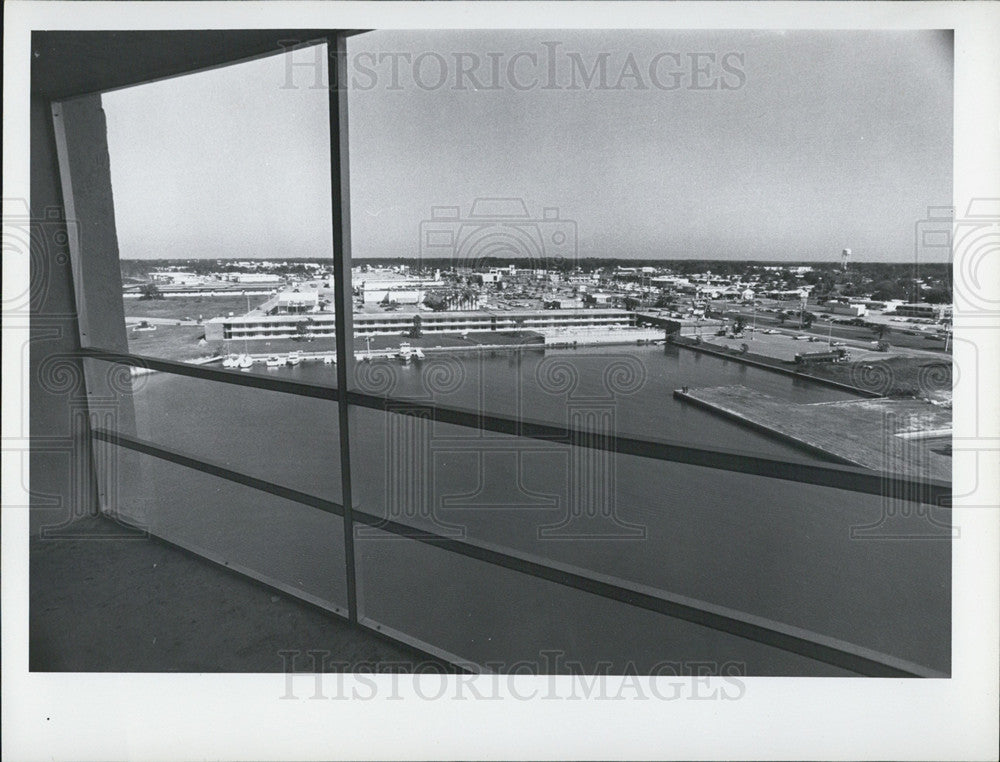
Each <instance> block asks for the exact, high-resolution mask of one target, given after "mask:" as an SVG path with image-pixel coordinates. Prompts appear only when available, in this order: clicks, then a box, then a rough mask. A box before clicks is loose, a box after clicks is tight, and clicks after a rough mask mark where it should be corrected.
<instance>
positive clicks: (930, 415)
mask: <svg viewBox="0 0 1000 762" xmlns="http://www.w3.org/2000/svg"><path fill="white" fill-rule="evenodd" d="M674 396H675V397H676V398H678V399H681V400H684V401H685V402H688V403H690V404H693V405H697V406H698V407H701V408H704V409H706V410H710V411H712V412H713V413H716V414H718V415H721V416H724V417H726V418H729V419H731V420H735V421H738V422H739V423H741V424H743V425H746V426H749V427H751V428H754V429H756V430H758V431H763V432H765V433H768V434H770V435H772V436H775V437H778V438H780V439H783V440H785V441H788V442H793V443H795V444H797V445H799V446H800V447H803V448H804V449H807V450H810V451H812V452H816V453H821V454H823V455H825V456H827V457H829V458H832V459H834V460H837V461H839V462H841V463H845V464H850V465H855V466H861V467H863V468H870V469H873V470H876V471H883V472H890V473H896V474H902V475H906V476H911V477H915V478H921V479H934V480H939V481H945V482H950V481H951V458H950V457H948V456H947V455H946V454H944V451H945V450H946V447H947V444H948V442H949V441H950V436H951V410H950V409H948V408H943V407H940V406H936V405H932V404H930V403H928V402H925V401H923V400H917V399H884V398H880V399H854V400H844V401H839V402H820V403H811V404H796V403H793V402H788V401H786V400H782V399H778V398H776V397H772V396H770V395H767V394H763V393H761V392H758V391H755V390H753V389H748V388H746V387H744V386H718V387H711V388H700V389H678V390H675V391H674Z"/></svg>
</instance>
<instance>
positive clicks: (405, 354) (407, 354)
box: [399, 341, 413, 365]
mask: <svg viewBox="0 0 1000 762" xmlns="http://www.w3.org/2000/svg"><path fill="white" fill-rule="evenodd" d="M399 359H400V360H402V361H403V365H409V364H410V360H412V359H413V350H412V349H410V345H409V343H408V342H406V341H404V342H402V343H401V344H400V345H399Z"/></svg>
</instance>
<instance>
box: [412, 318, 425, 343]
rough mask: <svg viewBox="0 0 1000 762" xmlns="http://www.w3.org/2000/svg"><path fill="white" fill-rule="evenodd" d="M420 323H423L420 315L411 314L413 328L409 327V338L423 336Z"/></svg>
mask: <svg viewBox="0 0 1000 762" xmlns="http://www.w3.org/2000/svg"><path fill="white" fill-rule="evenodd" d="M421 323H423V318H421V317H420V315H414V316H413V328H411V329H410V338H411V339H419V338H420V337H421V336H423V330H422V329H421Z"/></svg>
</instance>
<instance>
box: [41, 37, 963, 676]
mask: <svg viewBox="0 0 1000 762" xmlns="http://www.w3.org/2000/svg"><path fill="white" fill-rule="evenodd" d="M359 33H361V32H355V31H339V32H334V33H331V34H328V35H326V36H325V37H321V38H317V39H313V40H310V41H309V42H305V43H302V45H310V44H319V43H323V42H325V43H326V44H327V45H328V51H330V52H331V55H330V56H329V65H330V71H329V82H330V83H331V87H330V99H329V118H330V155H331V168H330V169H331V190H332V198H333V209H332V211H333V215H332V222H333V247H334V250H333V263H334V310H335V319H336V325H337V331H336V356H337V387H336V388H334V387H329V386H323V385H319V384H312V383H306V382H301V381H291V380H286V379H280V378H270V377H267V376H261V375H256V374H245V373H240V372H239V371H228V370H224V369H214V368H207V367H204V366H199V365H193V364H189V363H183V362H175V361H170V360H162V359H158V358H154V357H148V356H143V355H136V354H132V353H129V352H123V351H118V350H115V349H104V348H98V347H85V348H83V349H81V351H80V355H81V356H82V357H83V358H91V359H94V360H102V361H107V362H111V363H118V364H122V365H127V366H132V367H139V368H148V369H150V370H156V371H160V372H163V373H169V374H173V375H179V376H187V377H191V378H199V379H204V380H211V381H216V382H219V383H226V384H235V385H241V386H249V387H253V388H257V389H261V390H267V391H274V392H281V393H286V394H291V395H293V396H301V397H313V398H319V399H325V400H329V401H331V402H336V403H337V408H338V420H339V433H340V460H341V478H342V502H340V503H336V502H333V501H330V500H327V499H324V498H321V497H318V496H316V495H312V494H309V493H306V492H302V491H300V490H295V489H292V488H290V487H287V486H284V485H280V484H277V483H274V482H271V481H268V480H265V479H260V478H257V477H255V476H253V475H251V474H246V473H243V472H241V471H238V470H235V469H232V468H229V467H227V466H224V465H222V464H220V463H215V462H212V461H210V460H207V459H205V458H202V457H193V456H190V455H187V454H185V453H183V452H181V451H179V450H175V449H171V448H167V447H163V446H160V445H157V444H154V443H152V442H148V441H145V440H142V439H139V438H138V437H133V436H129V435H127V434H123V433H121V432H114V431H108V430H106V429H101V428H95V429H93V430H92V431H91V436H92V438H93V439H94V440H96V441H101V442H105V443H109V444H112V445H115V446H118V447H124V448H127V449H130V450H133V451H135V452H139V453H143V454H145V455H148V456H152V457H155V458H159V459H161V460H165V461H168V462H171V463H175V464H178V465H181V466H183V467H186V468H190V469H193V470H196V471H201V472H203V473H207V474H211V475H213V476H216V477H219V478H222V479H225V480H228V481H231V482H235V483H238V484H242V485H245V486H247V487H251V488H253V489H256V490H260V491H263V492H266V493H269V494H272V495H275V496H278V497H281V498H284V499H286V500H291V501H294V502H296V503H300V504H302V505H307V506H310V507H312V508H315V509H317V510H321V511H324V512H327V513H331V514H334V515H338V516H341V517H342V518H343V521H344V545H345V547H344V551H345V553H344V555H345V563H346V580H347V595H348V615H347V619H348V621H350V622H351V623H352V624H354V625H356V626H358V627H361V628H364V629H366V630H369V631H371V632H372V633H374V634H376V635H378V636H379V637H389V638H391V639H396V640H400V641H401V642H403V643H405V644H406V645H408V646H410V647H413V648H416V649H417V650H420V651H423V652H425V653H428V654H432V655H434V656H436V657H443V658H446V659H447V660H449V661H451V662H452V664H453V665H454V666H455V667H456V668H458V669H461V670H467V671H475V670H477V669H478V667H477V666H476V665H472V664H469V663H468V662H467V661H465V660H462V659H460V658H457V657H455V656H453V655H451V654H446V653H444V652H442V651H441V650H440V649H437V648H435V647H434V646H433V645H432V644H427V643H423V642H422V641H419V640H416V639H414V638H411V637H409V636H407V635H405V634H403V633H399V632H395V631H393V633H392V634H391V635H389V634H388V633H387V632H386V629H385V628H382V627H378V626H376V625H374V624H373V623H370V622H368V621H366V620H365V618H364V617H359V616H358V602H357V579H356V572H355V556H354V524H355V523H360V524H363V525H366V526H370V527H376V528H378V529H381V530H383V531H387V532H390V533H392V534H395V535H398V536H401V537H406V538H409V539H412V540H414V541H417V542H421V543H425V544H427V545H431V546H434V547H437V548H440V549H442V550H445V551H447V552H450V553H456V554H459V555H462V556H465V557H467V558H471V559H475V560H478V561H480V562H483V563H487V564H491V565H494V566H498V567H501V568H506V569H510V570H513V571H516V572H519V573H521V574H526V575H529V576H531V577H534V578H536V579H541V580H547V581H550V582H554V583H556V584H560V585H563V586H566V587H569V588H572V589H576V590H581V591H584V592H587V593H591V594H593V595H597V596H600V597H603V598H606V599H610V600H614V601H618V602H620V603H624V604H626V605H629V606H634V607H637V608H641V609H645V610H648V611H653V612H657V613H660V614H663V615H665V616H668V617H673V618H677V619H682V620H685V621H688V622H692V623H695V624H698V625H701V626H704V627H709V628H711V629H714V630H718V631H720V632H725V633H729V634H731V635H736V636H738V637H742V638H746V639H748V640H750V641H753V642H756V643H761V644H764V645H768V646H771V647H774V648H777V649H780V650H782V651H787V652H790V653H794V654H798V655H801V656H805V657H807V658H810V659H814V660H816V661H819V662H823V663H826V664H831V665H834V666H836V667H839V668H842V669H846V670H849V671H852V672H855V673H858V674H861V675H868V676H880V677H945V676H946V675H943V674H941V673H939V672H937V671H935V670H931V669H929V668H926V667H923V666H921V665H918V664H913V663H911V662H908V661H905V660H902V659H898V658H896V657H893V656H890V655H887V654H883V653H879V652H875V651H872V650H870V649H866V648H863V647H860V646H857V645H855V644H852V643H847V642H844V641H840V640H837V639H834V638H830V637H827V636H824V635H820V634H817V633H813V632H809V631H806V630H802V629H800V628H796V627H792V626H789V625H785V624H781V623H778V622H773V621H769V620H764V619H762V618H760V617H755V616H752V615H749V614H745V613H743V612H738V611H734V610H729V609H724V608H722V607H717V606H713V605H710V604H707V603H698V602H692V601H690V600H688V599H684V598H682V597H681V596H677V595H673V594H670V593H667V592H662V591H654V592H651V591H650V590H649V589H648V588H646V587H644V586H641V585H633V584H629V583H627V582H623V581H621V580H611V579H610V578H608V577H606V576H604V575H601V574H597V573H593V572H588V571H585V570H581V569H578V568H574V567H569V566H567V565H565V564H561V563H558V562H554V561H549V560H546V559H540V558H537V557H534V556H531V555H529V554H526V553H521V552H518V551H514V550H511V549H506V548H498V547H496V546H493V545H491V544H489V543H485V542H480V541H476V540H472V539H455V538H450V537H444V536H442V535H438V534H435V533H433V532H429V531H425V530H418V529H415V528H413V527H410V526H407V525H405V524H401V523H399V522H394V521H391V520H387V519H385V518H384V517H379V516H375V515H373V514H369V513H366V512H362V511H359V510H356V509H355V508H354V507H353V504H352V491H351V464H350V422H349V411H350V408H351V407H352V406H356V407H364V408H370V409H374V410H382V411H385V412H386V413H387V414H396V415H419V416H421V417H426V418H428V419H430V420H432V421H435V422H442V423H448V424H454V425H458V426H462V427H466V428H472V429H477V430H480V431H489V432H494V433H501V434H509V435H512V436H516V437H521V438H529V439H536V440H541V441H545V442H551V443H561V444H572V445H573V446H586V447H596V448H599V449H606V450H609V451H611V452H614V453H619V454H626V455H632V456H637V457H642V458H648V459H651V460H659V461H669V462H676V463H684V464H690V465H697V466H702V467H707V468H714V469H720V470H725V471H733V472H739V473H745V474H753V475H756V476H762V477H766V478H773V479H779V480H786V481H792V482H798V483H805V484H813V485H818V486H824V487H833V488H838V489H843V490H848V491H854V492H860V493H865V494H870V495H883V496H888V495H891V496H894V497H897V498H900V499H905V500H913V501H918V502H922V503H928V504H931V505H938V506H942V505H948V504H949V503H950V496H951V485H950V484H949V483H946V482H941V481H925V480H917V479H912V478H909V477H904V476H897V475H888V474H881V473H878V472H874V471H869V470H866V469H861V468H853V467H849V466H839V465H824V464H816V463H810V462H805V461H802V462H797V461H787V460H776V459H772V458H765V457H761V456H758V455H754V454H751V453H745V452H739V451H734V450H726V449H721V448H717V449H705V448H698V447H692V446H690V445H687V444H685V443H683V442H678V441H669V440H659V439H649V438H636V437H627V436H617V435H616V436H611V437H592V436H586V432H583V431H578V430H574V429H572V428H569V427H566V426H559V425H555V424H552V423H549V422H545V421H540V420H532V419H527V418H512V417H507V416H500V415H489V414H486V413H484V412H483V411H477V410H470V409H464V408H459V407H454V406H447V405H438V404H433V403H427V402H414V401H413V400H408V399H405V398H394V397H388V396H384V397H383V396H377V395H372V394H367V393H363V392H360V391H356V390H353V389H352V384H351V378H350V375H351V368H352V367H353V359H354V358H353V331H352V330H351V328H352V326H351V318H352V311H351V309H350V301H351V300H350V292H349V290H348V289H349V284H350V278H351V256H350V251H351V248H350V227H349V220H350V195H349V190H350V189H349V168H348V165H347V157H348V150H347V147H348V134H347V128H348V111H347V109H348V97H347V89H346V88H342V87H337V86H336V84H335V83H338V82H340V78H341V76H342V75H343V72H342V71H341V69H340V67H341V66H342V64H343V62H344V61H345V60H346V42H347V38H348V37H350V36H352V35H354V34H359ZM281 52H282V51H276V52H275V54H280V53H281ZM242 60H245V59H242ZM238 62H239V61H238V60H237V61H231V62H229V63H238ZM226 65H228V64H226ZM194 71H197V70H194ZM194 71H191V72H187V73H194ZM172 76H184V74H177V75H172ZM69 97H73V96H66V98H69ZM66 98H62V99H60V100H64V99H66ZM57 102H58V101H54V102H53V105H54V106H55V105H56V103H57ZM60 170H61V172H63V174H64V176H63V184H64V187H67V177H66V176H65V171H64V170H65V168H64V167H63V162H62V161H60ZM70 193H72V190H70ZM70 243H71V253H72V254H73V256H74V258H75V259H76V260H77V267H76V268H74V272H75V273H79V272H80V267H81V266H82V265H81V264H80V260H81V252H80V251H79V245H78V241H76V240H75V239H74V238H73V237H71V240H70ZM74 249H75V250H74ZM74 286H75V288H76V289H77V300H78V306H79V305H80V304H81V303H82V299H81V298H80V294H79V290H80V288H81V286H80V284H79V283H74ZM86 324H87V323H86V322H85V321H84V322H82V323H81V325H86ZM166 541H167V542H169V540H166Z"/></svg>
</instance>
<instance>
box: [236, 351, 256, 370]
mask: <svg viewBox="0 0 1000 762" xmlns="http://www.w3.org/2000/svg"><path fill="white" fill-rule="evenodd" d="M236 367H237V368H239V369H240V370H250V368H252V367H253V358H252V357H251V356H250V355H245V354H244V355H240V356H239V358H238V359H237V360H236Z"/></svg>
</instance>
